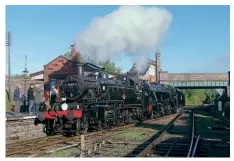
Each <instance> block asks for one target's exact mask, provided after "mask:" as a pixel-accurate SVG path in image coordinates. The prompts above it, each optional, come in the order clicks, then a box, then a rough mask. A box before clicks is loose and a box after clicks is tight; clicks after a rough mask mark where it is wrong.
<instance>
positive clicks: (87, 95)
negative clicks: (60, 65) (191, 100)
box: [35, 63, 185, 135]
mask: <svg viewBox="0 0 234 161" xmlns="http://www.w3.org/2000/svg"><path fill="white" fill-rule="evenodd" d="M184 105H185V97H184V94H183V92H182V91H181V90H179V89H176V88H174V87H171V86H169V85H163V84H156V83H148V82H146V81H142V80H140V79H137V78H135V77H131V76H129V75H128V74H119V75H117V76H116V77H114V79H109V75H108V73H107V72H105V71H101V72H99V73H98V75H97V76H96V75H94V74H89V75H88V76H84V67H83V64H80V63H79V64H77V74H76V75H71V76H68V77H67V78H66V79H65V80H64V82H63V84H62V86H61V87H60V93H59V98H57V100H56V103H54V105H53V106H52V107H51V108H50V109H48V108H46V105H45V104H43V105H42V106H41V110H40V112H39V114H38V116H37V118H36V120H35V122H36V124H38V123H41V124H44V126H45V132H46V134H47V135H54V134H56V133H63V134H65V135H76V134H77V133H86V132H87V131H88V129H93V130H101V129H107V128H111V127H113V126H120V125H125V124H131V123H137V122H141V121H144V120H146V119H151V118H154V117H162V116H165V115H169V114H172V113H176V112H179V111H180V110H181V109H182V108H183V106H184Z"/></svg>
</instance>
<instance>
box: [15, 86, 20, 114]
mask: <svg viewBox="0 0 234 161" xmlns="http://www.w3.org/2000/svg"><path fill="white" fill-rule="evenodd" d="M21 96H22V92H21V86H20V84H18V85H17V86H16V88H15V90H14V101H15V115H16V116H18V115H19V113H20V107H21Z"/></svg>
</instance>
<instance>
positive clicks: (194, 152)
mask: <svg viewBox="0 0 234 161" xmlns="http://www.w3.org/2000/svg"><path fill="white" fill-rule="evenodd" d="M199 141H200V135H199V136H198V137H197V140H196V143H195V145H194V148H193V153H192V156H191V157H194V156H195V154H196V151H197V144H198V142H199Z"/></svg>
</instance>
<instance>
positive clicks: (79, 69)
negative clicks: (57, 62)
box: [76, 63, 84, 75]
mask: <svg viewBox="0 0 234 161" xmlns="http://www.w3.org/2000/svg"><path fill="white" fill-rule="evenodd" d="M76 66H77V75H84V65H83V64H81V63H77V64H76Z"/></svg>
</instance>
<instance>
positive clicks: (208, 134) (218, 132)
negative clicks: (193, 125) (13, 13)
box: [194, 116, 230, 157]
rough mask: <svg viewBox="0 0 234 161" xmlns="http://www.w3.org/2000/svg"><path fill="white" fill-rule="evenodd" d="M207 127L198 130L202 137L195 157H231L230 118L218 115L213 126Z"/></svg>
mask: <svg viewBox="0 0 234 161" xmlns="http://www.w3.org/2000/svg"><path fill="white" fill-rule="evenodd" d="M211 126H212V125H211ZM205 127H206V126H205ZM205 127H202V126H200V127H199V128H197V130H196V132H197V133H198V134H200V135H201V137H200V139H198V138H197V139H198V141H197V142H198V143H197V151H196V153H194V157H230V120H228V119H226V118H225V117H222V116H221V117H219V118H218V117H217V118H216V119H215V121H214V124H213V127H209V128H208V129H207V127H206V128H205Z"/></svg>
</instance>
